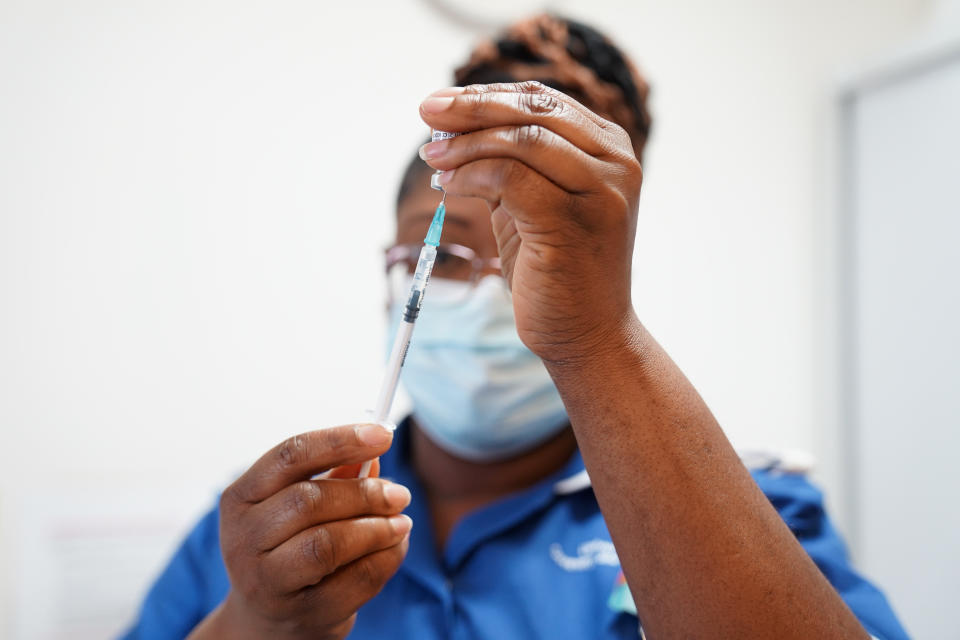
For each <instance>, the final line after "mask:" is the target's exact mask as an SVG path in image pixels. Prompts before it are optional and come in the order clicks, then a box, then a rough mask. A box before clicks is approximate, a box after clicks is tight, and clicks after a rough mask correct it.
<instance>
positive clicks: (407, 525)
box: [390, 513, 413, 536]
mask: <svg viewBox="0 0 960 640" xmlns="http://www.w3.org/2000/svg"><path fill="white" fill-rule="evenodd" d="M390 526H391V527H393V532H394V533H395V534H397V535H398V536H400V535H403V534H405V533H407V532H408V531H410V530H411V529H413V520H411V519H410V516H408V515H407V514H405V513H401V514H400V515H398V516H393V517H392V518H390Z"/></svg>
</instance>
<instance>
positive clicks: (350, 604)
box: [308, 534, 410, 620]
mask: <svg viewBox="0 0 960 640" xmlns="http://www.w3.org/2000/svg"><path fill="white" fill-rule="evenodd" d="M409 547H410V535H409V534H407V535H406V536H404V538H403V540H401V541H400V543H399V544H396V545H394V546H392V547H388V548H386V549H383V550H382V551H377V552H376V553H371V554H369V555H366V556H363V557H362V558H360V559H359V560H355V561H354V562H352V563H350V564H348V565H347V566H345V567H342V568H340V569H338V570H337V571H336V572H335V573H333V574H332V575H330V576H328V577H327V578H326V579H325V580H324V581H323V582H321V583H320V584H318V585H316V586H314V587H310V588H309V596H308V597H309V599H310V600H311V601H312V602H313V603H316V606H317V607H321V606H322V607H323V609H324V617H325V618H326V619H328V620H340V619H341V618H346V617H349V616H351V615H353V612H355V611H356V610H357V609H359V608H360V607H362V606H363V605H364V604H365V603H366V602H367V601H368V600H370V598H372V597H374V596H375V595H377V593H379V592H380V590H381V589H382V588H383V585H385V584H386V583H387V581H388V580H390V578H391V577H393V574H395V573H396V572H397V569H399V568H400V565H401V564H403V559H404V557H405V556H406V555H407V549H408V548H409ZM327 616H329V617H327Z"/></svg>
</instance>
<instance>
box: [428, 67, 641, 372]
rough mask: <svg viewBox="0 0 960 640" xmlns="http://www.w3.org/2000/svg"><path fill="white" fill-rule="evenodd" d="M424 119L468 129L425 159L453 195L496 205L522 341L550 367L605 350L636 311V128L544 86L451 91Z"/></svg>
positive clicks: (437, 96)
mask: <svg viewBox="0 0 960 640" xmlns="http://www.w3.org/2000/svg"><path fill="white" fill-rule="evenodd" d="M420 116H421V118H423V120H424V121H425V122H426V123H427V124H428V125H429V126H430V127H431V128H433V129H437V130H442V131H451V132H463V133H464V135H461V136H457V137H455V138H452V139H448V140H443V141H438V142H430V143H427V144H426V145H424V147H423V148H422V149H421V156H422V157H423V159H424V160H425V161H426V162H427V163H428V164H430V165H431V166H432V167H434V168H436V169H441V170H443V171H444V174H443V175H442V176H441V178H440V184H441V185H443V187H444V189H445V190H446V191H447V192H448V193H450V194H451V195H457V196H468V197H470V196H473V197H479V198H483V199H484V200H486V201H487V203H488V204H489V206H490V211H491V219H492V222H493V230H494V234H495V235H496V238H497V245H498V247H499V251H500V259H501V261H502V263H503V270H504V276H505V277H506V278H507V281H508V283H509V284H510V288H511V290H512V292H513V306H514V312H515V315H516V323H517V330H518V332H519V334H520V338H521V339H522V340H523V342H524V343H525V344H526V345H527V347H528V348H530V350H531V351H533V352H534V353H536V354H537V355H539V356H540V357H541V358H542V359H543V360H544V361H546V362H548V363H550V362H568V361H576V360H577V359H578V358H581V357H583V356H585V355H587V354H589V353H591V352H595V350H597V349H603V348H604V345H605V344H607V343H608V342H610V340H609V338H610V337H611V336H613V335H616V333H617V332H618V331H620V330H621V329H622V327H623V326H624V325H625V324H628V323H629V322H630V321H631V320H632V318H633V310H632V305H631V299H630V269H631V262H632V255H633V244H634V236H635V233H636V220H637V204H638V200H639V197H640V185H641V182H642V172H641V169H640V163H639V162H638V161H637V158H636V157H635V155H634V152H633V147H632V145H631V143H630V137H629V135H628V134H627V133H626V132H625V131H624V130H623V128H621V127H620V126H618V125H616V124H614V123H612V122H609V121H607V120H605V119H603V118H601V117H600V116H598V115H596V114H595V113H593V112H592V111H590V110H589V109H587V108H586V107H584V106H583V105H581V104H580V103H578V102H577V101H576V100H574V99H572V98H570V97H568V96H566V95H565V94H563V93H561V92H559V91H555V90H553V89H550V88H549V87H546V86H544V85H542V84H540V83H538V82H521V83H516V84H492V85H471V86H468V87H462V88H461V87H452V88H449V89H443V90H441V91H438V92H436V93H434V94H432V95H431V96H430V97H428V98H427V99H426V100H424V101H423V102H422V103H421V105H420Z"/></svg>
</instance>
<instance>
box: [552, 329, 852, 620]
mask: <svg viewBox="0 0 960 640" xmlns="http://www.w3.org/2000/svg"><path fill="white" fill-rule="evenodd" d="M547 366H548V369H549V370H550V373H551V375H552V376H553V378H554V381H555V382H556V384H557V387H558V389H559V390H560V393H561V395H562V396H563V398H564V402H565V404H566V407H567V411H568V414H569V417H570V421H571V424H572V425H573V429H574V432H575V433H576V436H577V440H578V443H579V446H580V450H581V452H582V454H583V459H584V462H585V464H586V467H587V470H588V471H589V473H590V477H591V480H592V483H593V487H594V490H595V492H596V495H597V500H598V501H599V504H600V508H601V510H602V512H603V514H604V518H605V520H606V522H607V525H608V527H609V529H610V534H611V536H612V538H613V542H614V544H615V546H616V548H617V552H618V553H619V556H620V560H621V563H622V566H623V569H624V572H625V574H626V576H627V581H628V583H629V585H630V589H631V592H632V593H633V596H634V600H635V601H636V605H637V610H638V613H639V616H640V619H641V621H642V623H643V626H644V630H645V632H646V634H647V636H648V637H650V638H657V639H660V638H672V637H676V638H687V637H695V638H709V637H724V638H773V637H776V638H811V637H817V638H833V637H835V638H852V637H866V634H865V632H864V631H863V629H862V628H861V626H860V625H859V623H858V622H857V620H856V618H855V617H854V616H853V614H852V613H851V612H850V611H849V609H847V607H846V605H845V604H844V603H843V601H842V600H841V599H840V597H839V596H838V595H837V594H836V592H835V591H834V589H833V588H832V587H831V586H830V584H829V583H828V582H827V580H826V579H825V578H824V577H823V575H822V574H821V573H820V571H819V570H818V569H817V567H816V565H814V564H813V562H812V561H811V560H810V559H809V557H808V556H807V554H806V552H805V551H804V550H803V548H802V547H801V546H800V544H799V543H798V542H797V541H796V539H795V538H794V537H793V534H792V533H791V532H790V531H789V529H788V528H787V527H786V525H785V524H784V523H783V521H782V520H781V519H780V517H779V515H778V514H777V513H776V511H775V510H774V509H773V508H772V506H771V505H770V504H769V502H768V501H767V499H766V497H765V496H764V495H763V493H762V492H761V491H760V490H759V489H758V488H757V486H756V484H755V483H754V481H753V479H752V478H751V477H750V474H749V473H748V472H747V470H746V469H745V468H744V466H743V465H742V464H741V462H740V460H739V458H738V456H737V454H736V453H735V452H734V450H733V448H732V447H731V446H730V443H729V442H728V441H727V439H726V437H725V436H724V434H723V432H722V430H721V429H720V427H719V425H718V424H717V422H716V420H715V419H714V417H713V416H712V414H711V413H710V411H709V409H708V408H707V406H706V405H705V404H704V402H703V400H702V399H701V398H700V396H699V395H698V394H697V392H696V390H694V388H693V386H692V385H691V384H690V383H689V381H687V379H686V378H685V377H684V375H683V374H682V372H681V371H680V370H679V368H678V367H677V366H676V365H675V364H674V363H673V362H672V361H671V360H670V358H669V357H668V356H667V354H666V353H665V352H664V351H663V350H662V349H661V348H660V346H659V345H658V344H657V343H656V341H655V340H654V339H653V338H652V337H651V336H650V335H649V334H648V333H647V332H646V330H645V329H644V328H643V327H642V326H641V325H640V323H639V321H638V320H636V318H635V317H634V316H632V315H631V317H630V319H629V320H628V321H626V322H625V323H624V326H623V327H621V329H620V331H618V333H617V334H616V336H615V337H614V338H613V339H612V341H611V342H609V343H608V344H606V345H605V346H604V348H603V349H601V350H597V351H595V354H594V355H591V356H587V357H578V358H576V359H572V360H569V361H555V362H550V363H547Z"/></svg>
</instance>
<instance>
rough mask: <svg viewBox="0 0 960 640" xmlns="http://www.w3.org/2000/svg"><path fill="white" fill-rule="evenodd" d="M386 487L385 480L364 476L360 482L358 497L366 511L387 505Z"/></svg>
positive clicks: (383, 507)
mask: <svg viewBox="0 0 960 640" xmlns="http://www.w3.org/2000/svg"><path fill="white" fill-rule="evenodd" d="M386 487H387V483H386V482H384V481H383V480H378V479H373V478H366V479H364V480H362V481H361V482H360V498H361V500H363V507H364V509H365V510H366V511H367V512H368V513H369V512H371V511H376V510H380V509H385V508H386V507H387V504H388V502H387V494H386V493H385V490H386Z"/></svg>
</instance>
